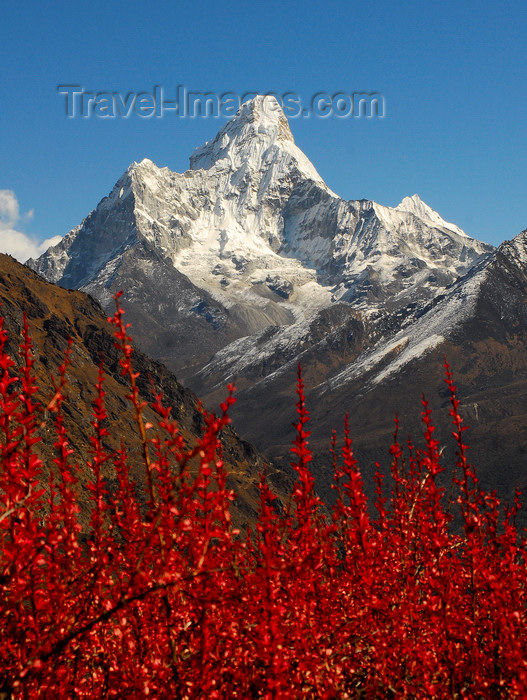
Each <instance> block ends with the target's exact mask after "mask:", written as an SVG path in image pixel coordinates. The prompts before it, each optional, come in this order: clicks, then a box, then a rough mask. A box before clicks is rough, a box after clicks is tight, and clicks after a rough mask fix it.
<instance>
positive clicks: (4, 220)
mask: <svg viewBox="0 0 527 700" xmlns="http://www.w3.org/2000/svg"><path fill="white" fill-rule="evenodd" d="M32 217H33V209H30V210H29V211H28V212H27V213H26V214H24V216H23V217H21V215H20V208H19V206H18V200H17V198H16V195H15V193H14V192H13V190H0V253H9V255H12V256H13V257H14V258H16V259H17V260H20V262H25V261H26V260H27V259H28V258H37V257H38V256H39V255H42V253H43V252H44V251H45V250H47V249H48V248H49V247H50V246H53V245H56V244H57V243H58V242H59V241H60V240H61V236H53V238H46V240H45V241H42V242H41V243H39V242H38V241H36V240H35V239H34V238H32V237H30V236H28V235H27V234H26V233H24V232H23V231H19V230H18V229H19V224H20V220H21V218H23V219H26V220H29V219H31V218H32Z"/></svg>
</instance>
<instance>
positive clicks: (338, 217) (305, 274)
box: [28, 97, 492, 379]
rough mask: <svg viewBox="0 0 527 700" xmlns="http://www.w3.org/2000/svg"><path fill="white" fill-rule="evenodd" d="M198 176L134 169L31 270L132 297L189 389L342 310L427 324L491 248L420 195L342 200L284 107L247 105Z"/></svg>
mask: <svg viewBox="0 0 527 700" xmlns="http://www.w3.org/2000/svg"><path fill="white" fill-rule="evenodd" d="M190 165H191V168H190V170H188V171H186V172H185V173H183V174H178V173H173V172H171V171H170V170H168V168H158V167H157V166H156V165H154V163H152V162H151V161H150V160H143V161H141V162H140V163H133V164H132V165H131V166H130V167H129V168H128V169H127V171H126V172H125V173H124V174H123V176H122V177H121V178H120V179H119V181H118V182H117V183H116V185H115V187H114V188H113V190H112V192H111V193H110V194H109V196H108V197H106V198H104V199H103V200H102V201H101V202H100V204H99V205H98V206H97V208H96V209H95V210H94V211H93V212H92V213H91V214H90V215H89V216H88V217H87V218H86V219H85V220H84V221H83V222H82V223H81V224H80V226H78V227H77V228H75V229H73V230H72V231H70V233H68V234H67V235H66V236H65V237H64V239H63V240H62V241H61V242H60V243H59V244H58V245H56V246H54V247H53V248H50V249H49V250H48V251H47V252H46V253H45V254H44V255H42V256H41V257H40V258H39V259H38V260H32V261H29V262H28V264H29V265H30V266H31V267H33V269H35V270H37V271H38V272H39V273H40V274H42V275H43V276H44V277H46V278H47V279H48V280H50V281H53V282H57V283H58V284H60V285H62V286H65V287H73V288H80V289H83V290H84V291H87V292H89V293H91V294H92V295H94V296H95V297H97V298H98V299H99V300H100V301H101V302H102V304H103V305H104V306H106V307H107V308H108V307H109V305H110V304H111V294H112V293H113V292H114V291H115V290H116V289H117V288H123V289H125V290H126V292H127V299H126V303H127V305H128V307H129V309H130V315H131V317H132V321H133V322H134V325H135V333H136V338H137V340H138V341H139V342H140V343H141V344H142V345H143V347H145V349H146V350H147V351H148V352H150V353H151V354H153V355H154V356H156V357H158V358H160V359H162V360H163V361H165V362H166V363H167V364H168V365H169V366H170V367H171V368H173V369H175V370H176V371H178V372H179V373H181V374H182V375H183V376H184V377H186V378H187V379H190V378H191V377H192V376H193V374H194V373H195V372H196V370H199V369H201V366H203V365H205V364H207V362H208V361H209V360H210V359H211V357H212V355H213V354H214V353H215V352H216V351H221V352H227V354H228V355H230V356H235V355H238V357H239V356H240V355H246V354H247V352H248V349H249V348H250V346H251V345H252V344H254V343H255V342H256V343H260V345H261V344H262V337H266V338H269V333H270V332H271V331H269V329H270V328H271V329H274V330H273V335H274V336H275V341H274V345H273V344H272V343H271V344H269V343H268V342H267V341H266V342H265V343H264V344H265V346H266V348H267V349H266V352H267V354H268V355H269V357H270V356H271V355H272V354H273V353H274V352H275V351H276V348H277V347H278V349H279V346H280V347H281V346H283V345H284V344H286V345H287V346H288V347H290V348H292V350H290V352H293V353H294V351H295V348H297V347H298V346H299V344H300V345H302V343H304V342H305V334H306V328H308V327H309V325H310V324H311V323H312V322H313V320H314V319H316V317H317V315H318V314H320V313H321V312H323V311H324V310H326V309H329V308H330V307H331V306H333V305H335V304H345V305H346V307H347V308H348V310H352V311H356V312H360V313H361V314H363V315H364V316H365V317H367V318H368V319H370V320H374V319H378V318H380V317H384V316H385V315H386V314H387V313H389V314H392V315H393V314H396V313H399V314H402V315H404V316H406V315H408V313H415V312H416V311H418V310H420V309H422V308H424V306H426V304H427V303H428V302H429V301H430V300H431V299H433V298H434V297H435V296H437V294H439V293H441V292H442V291H443V290H444V289H445V288H446V287H447V286H448V285H450V284H452V283H453V282H455V281H456V280H457V279H458V278H459V277H460V276H463V275H465V274H466V273H467V272H468V271H469V270H470V269H471V268H472V267H473V266H474V265H475V264H477V263H479V262H480V261H481V260H482V259H483V258H484V257H485V256H487V255H488V254H489V253H490V252H491V250H492V248H491V246H488V245H486V244H484V243H480V242H478V241H476V240H474V239H472V238H470V237H468V236H467V235H466V234H464V233H463V231H461V230H460V229H458V228H457V227H456V226H454V225H453V224H449V223H447V222H445V221H443V219H442V218H441V217H440V216H439V214H437V213H436V212H434V211H433V210H432V209H431V208H430V207H428V206H427V205H426V204H425V203H424V202H422V201H421V200H420V199H419V198H418V197H417V195H414V196H413V197H411V198H405V199H404V200H403V201H402V202H401V204H400V205H399V206H398V207H396V208H390V207H384V206H381V205H379V204H376V203H374V202H370V201H366V200H359V201H344V200H342V199H341V198H339V197H338V196H337V195H336V194H335V193H334V192H332V191H331V190H330V189H329V188H328V187H327V186H326V185H325V183H324V182H323V181H322V179H321V177H320V175H319V174H318V173H317V171H316V169H315V168H314V166H313V165H312V164H311V163H310V161H309V160H308V158H307V157H306V156H305V155H304V154H303V153H302V151H300V149H298V147H297V146H296V145H295V143H294V140H293V136H292V134H291V130H290V128H289V124H288V122H287V119H286V118H285V116H284V114H283V112H282V110H281V108H280V107H279V106H278V103H277V102H276V100H274V98H269V97H267V98H264V97H256V98H254V99H253V100H251V101H249V102H247V103H245V104H244V105H243V106H242V108H241V109H240V110H239V112H238V114H237V115H236V116H235V117H234V118H233V119H232V120H231V121H229V122H228V123H226V124H225V126H224V127H223V128H222V129H221V130H220V131H219V132H218V134H217V135H216V137H215V138H214V139H213V140H211V141H209V142H207V143H205V144H204V145H203V146H201V147H200V148H197V149H196V150H195V151H194V153H193V154H192V156H191V159H190ZM381 325H382V324H381ZM277 327H278V330H277V331H276V328H277ZM275 331H276V332H275ZM182 333H185V337H182V335H181V334H182ZM262 334H263V335H262ZM265 334H267V335H265ZM242 338H245V339H246V340H245V341H240V340H239V339H242ZM232 342H234V343H235V344H234V345H232V346H230V343H232ZM224 349H225V351H224ZM272 364H273V361H270V365H272ZM231 365H232V363H231ZM230 368H231V369H233V370H235V371H237V372H238V371H239V370H240V367H239V366H237V367H233V366H230ZM221 379H223V376H222V377H221Z"/></svg>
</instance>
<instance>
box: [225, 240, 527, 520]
mask: <svg viewBox="0 0 527 700" xmlns="http://www.w3.org/2000/svg"><path fill="white" fill-rule="evenodd" d="M333 343H334V338H333V337H332V336H331V334H329V335H328V336H327V338H321V339H320V340H319V341H318V343H314V344H313V346H312V347H311V348H309V349H308V350H307V351H306V352H304V353H303V354H300V355H299V358H300V360H301V361H302V364H303V366H304V369H305V379H306V384H307V401H308V405H309V408H310V410H311V413H312V417H313V422H312V425H311V426H310V427H311V429H312V431H313V433H312V436H311V445H312V448H313V449H314V451H315V453H316V455H317V459H316V460H315V464H316V467H317V469H318V471H319V485H320V488H321V489H322V490H323V492H324V493H325V495H326V497H330V492H329V490H328V485H329V483H330V470H328V468H327V467H328V464H327V459H326V458H324V457H323V455H325V454H326V453H327V447H328V443H329V438H330V436H331V431H332V429H333V428H337V429H338V428H339V427H340V425H341V415H340V413H343V412H344V411H346V412H348V413H349V415H350V425H351V430H352V435H353V438H354V443H355V448H356V450H357V453H358V455H359V456H360V459H361V464H362V465H363V466H367V467H368V465H369V467H368V468H367V471H368V469H369V470H370V473H369V476H370V477H371V475H372V470H373V465H374V462H375V461H377V460H380V461H381V463H383V465H384V467H385V468H387V467H388V465H389V462H390V456H389V454H388V451H387V446H388V445H389V444H390V441H391V438H392V433H393V429H394V416H395V414H396V413H397V414H398V415H399V418H400V421H401V426H400V427H401V439H402V440H403V441H404V440H405V438H406V433H407V431H409V432H410V433H411V434H412V436H413V437H414V439H415V440H416V442H418V443H419V439H418V436H419V435H421V434H422V425H421V424H420V411H421V403H420V402H421V394H422V393H423V392H424V394H425V395H426V398H427V399H428V400H429V401H430V404H431V406H432V407H433V408H434V411H435V414H434V419H435V421H436V423H437V425H438V432H437V436H438V439H439V440H440V441H441V445H442V446H443V447H445V456H447V457H448V458H450V464H452V463H453V462H454V461H455V459H454V455H453V449H452V446H453V443H452V439H451V437H450V432H451V427H450V419H449V417H448V410H449V401H448V394H447V392H446V387H445V384H444V369H443V358H444V356H445V355H446V357H447V359H448V362H449V363H450V365H451V368H452V370H453V372H454V379H455V383H456V385H457V387H458V397H459V398H460V399H461V401H462V406H461V412H462V415H464V416H465V419H466V424H468V425H469V426H470V430H469V431H468V432H467V433H466V435H465V437H466V441H467V442H468V444H469V445H470V448H471V449H470V452H469V458H470V459H471V461H473V462H474V464H475V465H476V467H477V473H478V476H479V477H480V479H481V482H482V485H483V486H484V487H485V488H488V489H497V490H498V493H499V495H500V496H501V497H502V498H505V499H508V500H512V498H513V497H514V490H515V488H516V487H517V486H519V487H520V488H521V489H522V490H523V492H527V476H526V475H527V410H526V409H527V231H524V232H522V233H520V234H519V235H518V236H517V237H516V238H515V239H513V240H512V241H508V242H505V243H503V244H502V245H501V246H500V247H499V248H498V249H497V251H496V253H495V254H494V256H493V257H492V259H491V260H490V261H489V262H487V263H486V264H484V265H482V266H481V267H480V268H479V269H475V270H473V271H472V272H471V273H470V274H469V275H467V276H466V277H465V278H464V279H463V280H461V281H459V282H458V283H456V284H455V285H453V286H452V288H451V289H449V290H448V291H447V293H446V294H444V295H442V296H441V298H437V299H435V300H434V301H433V302H432V303H431V304H430V306H429V307H428V308H427V309H426V310H425V312H424V313H422V314H421V315H420V316H419V317H418V318H416V319H412V320H411V321H409V322H407V324H406V325H404V324H403V327H402V328H400V329H399V330H395V331H394V332H392V333H388V334H386V337H385V338H384V339H380V340H379V341H378V342H377V343H375V344H370V345H369V346H367V347H361V346H360V345H357V347H356V352H355V355H354V357H353V360H352V361H351V362H349V363H348V364H346V366H344V367H341V368H340V369H339V370H337V371H334V370H333V371H331V370H329V371H328V369H327V367H328V366H331V365H333V360H332V353H333V349H332V345H333ZM315 358H316V361H315ZM321 367H322V368H323V370H321ZM295 375H296V363H295V362H294V361H291V362H285V363H284V364H283V365H282V366H281V367H280V368H279V369H277V370H276V372H275V373H274V374H269V375H268V376H267V377H266V378H265V379H261V380H260V381H259V382H255V383H254V384H253V385H252V386H250V387H248V388H246V389H245V390H244V391H242V393H241V395H240V397H239V398H240V407H241V406H243V407H244V408H243V410H238V412H237V413H235V415H234V419H235V420H236V422H237V425H238V426H239V427H240V429H241V430H243V431H244V434H245V435H247V437H248V438H249V439H250V440H252V441H254V442H255V444H258V445H260V446H261V447H263V448H264V449H267V451H268V452H269V453H270V454H273V456H274V457H275V458H277V459H280V458H281V459H284V460H285V459H286V458H287V449H286V445H287V442H288V441H289V439H290V438H291V436H292V431H291V429H290V427H289V426H290V415H291V412H290V409H289V406H288V404H287V396H288V395H289V394H290V393H291V392H292V391H293V390H294V382H295ZM337 407H338V409H340V411H339V410H337ZM256 412H257V415H258V416H259V417H260V420H258V421H257V420H254V419H251V416H254V415H255V414H256ZM267 416H269V417H270V416H273V417H274V425H276V426H277V427H278V426H279V427H278V428H277V430H275V431H274V432H273V433H272V434H270V432H269V430H267V429H265V428H264V426H265V425H266V421H265V418H266V417H267ZM380 447H383V448H384V452H382V451H381V450H380ZM367 482H368V483H370V484H372V480H371V479H370V478H368V479H367ZM526 522H527V519H526Z"/></svg>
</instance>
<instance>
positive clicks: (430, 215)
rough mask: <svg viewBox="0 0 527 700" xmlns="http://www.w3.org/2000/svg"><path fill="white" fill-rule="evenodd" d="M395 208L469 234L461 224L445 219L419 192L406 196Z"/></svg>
mask: <svg viewBox="0 0 527 700" xmlns="http://www.w3.org/2000/svg"><path fill="white" fill-rule="evenodd" d="M395 209H397V211H404V212H409V213H410V214H414V215H415V216H418V217H419V218H420V219H423V220H424V221H427V222H428V223H430V224H434V225H436V226H440V227H442V228H447V229H449V230H450V231H454V232H455V233H457V234H459V235H460V236H464V237H467V234H466V233H465V232H464V231H463V230H462V229H460V228H459V226H456V225H455V224H450V223H449V222H448V221H445V220H444V219H443V217H442V216H441V215H440V214H438V213H437V211H435V209H432V207H431V206H429V205H428V204H427V203H426V202H424V201H423V200H422V199H421V197H420V196H419V195H418V194H413V195H412V196H411V197H404V199H403V200H402V201H401V202H400V203H399V204H398V205H397V206H396V207H395Z"/></svg>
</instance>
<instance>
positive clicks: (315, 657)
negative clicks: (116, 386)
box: [0, 306, 527, 698]
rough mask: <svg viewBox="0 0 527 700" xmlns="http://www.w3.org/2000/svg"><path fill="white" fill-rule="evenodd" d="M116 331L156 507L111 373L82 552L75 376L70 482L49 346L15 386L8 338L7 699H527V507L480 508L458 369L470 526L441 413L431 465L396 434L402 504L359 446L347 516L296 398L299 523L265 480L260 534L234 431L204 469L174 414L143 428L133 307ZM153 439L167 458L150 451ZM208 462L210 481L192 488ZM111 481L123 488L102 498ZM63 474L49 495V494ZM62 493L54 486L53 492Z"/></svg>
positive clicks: (1, 607) (338, 472)
mask: <svg viewBox="0 0 527 700" xmlns="http://www.w3.org/2000/svg"><path fill="white" fill-rule="evenodd" d="M112 322H113V323H114V324H115V326H116V341H117V343H118V345H119V347H120V348H121V350H122V360H121V364H122V370H123V374H126V375H128V377H129V380H130V387H131V388H130V396H129V398H130V401H131V402H132V405H133V407H134V410H135V414H136V419H137V426H138V431H139V434H140V436H141V440H142V444H143V461H144V466H145V472H146V483H147V485H148V495H147V503H146V505H141V504H140V503H139V502H138V500H137V499H136V496H135V491H134V485H133V483H132V482H131V480H130V477H129V460H128V457H127V454H126V450H125V448H124V447H123V448H122V449H121V450H120V451H117V452H115V453H109V452H108V451H107V449H106V448H105V441H104V437H105V435H107V429H111V426H109V427H108V428H107V427H106V423H107V416H106V412H105V407H104V384H103V376H102V372H101V373H100V375H99V382H98V384H97V386H96V394H95V400H94V410H93V422H92V425H93V435H92V437H91V451H90V454H89V455H88V457H87V464H88V465H89V467H90V469H91V471H92V473H93V478H92V482H91V484H90V489H89V493H90V501H91V518H90V521H89V525H88V532H87V533H86V532H82V533H81V526H80V524H79V521H78V510H79V509H78V505H77V502H76V495H75V493H76V488H75V487H76V480H77V476H76V474H77V470H76V469H75V465H74V464H72V463H71V462H70V459H71V454H72V451H71V449H70V447H69V445H68V435H67V434H66V431H65V428H64V423H63V402H64V387H65V384H66V368H67V362H68V357H67V356H66V360H65V364H64V365H63V366H62V367H61V368H60V381H59V382H58V383H57V387H56V388H57V390H56V394H55V396H54V397H53V398H52V400H51V401H50V403H49V405H48V409H50V410H53V411H54V415H55V433H56V437H55V448H56V458H55V465H54V468H53V469H51V468H46V469H45V470H44V465H42V463H41V461H40V460H39V458H38V457H37V455H36V452H35V445H36V442H37V441H38V440H39V436H38V415H39V409H38V406H37V405H36V404H35V402H34V394H35V392H36V386H35V380H34V378H33V359H32V353H31V341H30V339H29V334H28V332H27V327H26V331H25V338H24V341H23V343H22V345H21V354H22V358H23V364H22V369H21V371H19V372H15V364H14V362H13V360H12V359H11V358H10V357H9V356H8V355H7V353H6V352H5V344H6V339H7V338H6V333H5V331H3V330H2V327H1V326H0V449H1V460H2V462H1V470H0V589H1V595H0V639H1V643H0V694H3V697H14V698H26V697H39V696H42V697H50V698H72V697H87V698H98V697H115V698H134V697H136V698H137V697H148V696H152V697H166V698H195V697H205V698H252V697H262V698H289V697H290V698H296V697H313V698H347V697H348V698H354V697H380V698H385V697H399V696H402V697H418V698H428V697H440V698H442V697H449V698H452V697H483V698H498V697H511V696H518V697H525V696H526V695H527V660H526V659H527V655H526V652H527V627H526V622H527V620H526V616H527V615H526V583H527V576H526V568H525V551H526V546H525V540H524V539H523V537H520V535H519V533H518V532H517V530H516V528H515V525H514V516H515V513H516V510H517V508H518V507H519V505H518V503H516V505H515V506H514V507H513V508H512V509H510V510H509V511H508V512H506V514H505V516H504V518H501V517H500V515H499V513H500V508H499V503H498V501H497V499H496V498H495V497H494V496H492V495H488V494H485V493H482V492H481V491H480V490H479V488H478V486H477V480H476V477H475V474H474V472H473V469H472V467H471V466H470V465H469V463H468V462H467V458H466V454H465V445H464V443H463V432H464V429H465V428H464V426H463V425H462V419H461V418H460V416H459V413H458V400H457V399H456V397H455V387H454V385H453V383H452V378H451V376H450V373H449V370H448V366H447V383H448V386H449V388H450V391H451V409H450V415H451V417H452V421H453V424H454V433H453V435H454V438H455V440H456V441H457V445H458V459H457V461H458V477H456V481H455V487H456V491H457V495H456V496H454V505H457V506H458V507H459V509H460V513H461V517H462V522H463V529H462V530H461V531H460V530H458V529H455V528H453V527H452V526H451V518H452V516H451V513H450V511H451V505H452V499H451V498H449V497H447V495H446V494H445V492H444V489H443V488H441V487H440V486H439V485H438V479H437V477H438V474H439V473H440V472H441V471H442V470H443V467H442V466H441V463H440V455H439V452H438V442H437V441H436V440H435V439H434V426H433V424H432V419H431V415H430V410H429V409H428V406H427V404H426V402H425V401H424V400H423V414H422V415H423V424H424V436H425V441H426V449H424V450H416V449H414V448H413V447H412V445H409V446H408V456H407V457H406V458H404V459H403V450H402V447H401V446H400V445H399V442H398V438H397V432H396V435H395V439H394V442H393V445H392V447H391V454H392V467H391V479H392V484H393V486H392V490H391V495H390V497H389V498H386V497H384V496H383V490H382V489H381V485H380V484H381V477H380V476H378V496H377V499H376V504H375V505H376V510H375V511H373V510H370V509H369V508H368V504H367V500H366V497H365V495H364V491H363V488H362V479H361V475H360V472H359V469H358V466H357V462H356V460H355V459H354V456H353V451H352V444H351V439H350V437H349V429H348V426H347V422H346V426H345V434H344V445H343V448H342V453H341V455H337V450H336V446H335V445H336V440H334V441H333V459H334V465H335V488H336V489H337V492H338V499H337V504H336V506H335V508H334V509H333V513H332V516H328V514H327V510H326V509H324V508H323V507H322V504H321V502H320V501H319V499H318V498H317V496H316V495H315V492H314V488H313V477H312V476H311V474H310V471H309V462H310V459H311V455H310V452H309V448H308V437H309V432H308V430H307V422H308V413H307V411H306V407H305V402H304V388H303V384H302V379H301V377H300V376H299V381H298V403H297V411H298V421H297V424H296V440H295V443H294V446H293V449H292V452H293V455H294V461H293V466H294V468H295V470H296V472H297V475H298V478H297V481H296V485H295V487H294V490H293V492H292V494H291V498H290V501H289V504H288V507H287V508H285V509H283V508H279V507H278V506H277V504H276V502H275V501H276V498H275V496H274V495H273V493H272V492H271V490H270V488H269V486H268V485H267V483H266V482H265V480H264V479H263V478H262V480H261V485H260V513H259V518H258V522H257V525H256V528H255V531H254V532H252V533H248V534H247V535H242V533H240V532H239V531H237V530H236V529H235V528H234V527H233V525H232V523H231V515H230V507H231V503H232V501H233V499H234V494H233V493H232V492H230V491H228V490H227V488H226V474H225V470H224V465H223V462H222V459H221V443H220V440H219V436H220V433H221V430H222V428H223V427H224V426H225V425H226V424H227V423H228V420H229V419H228V416H227V413H228V408H229V405H230V404H231V403H232V401H233V398H232V389H230V393H229V397H228V398H227V400H226V401H225V403H224V404H223V405H222V407H221V410H222V414H221V416H219V417H216V416H214V415H211V414H208V413H205V414H204V416H205V427H204V430H203V434H202V436H201V438H200V440H199V444H198V445H197V446H196V447H194V448H192V449H189V448H187V447H186V446H185V443H184V441H183V439H182V437H181V436H180V434H179V433H178V427H177V425H176V424H175V423H174V422H172V421H171V419H170V411H169V409H167V408H164V407H163V405H162V399H161V397H159V398H158V400H157V402H156V405H155V408H156V410H157V412H158V414H159V426H158V428H159V431H158V433H155V431H153V430H149V428H150V426H148V425H145V424H144V422H143V405H142V404H141V402H140V399H139V396H138V391H137V387H136V383H135V379H136V375H135V374H134V372H133V371H132V366H131V352H132V351H131V345H130V339H129V337H128V335H127V330H126V327H125V326H124V325H123V321H122V310H121V309H120V308H119V306H118V309H117V312H116V314H115V316H114V317H113V319H112ZM150 434H154V435H155V436H154V437H148V436H149V435H150ZM196 459H197V460H198V462H199V468H198V470H197V472H196V471H195V470H192V472H191V470H190V469H189V464H190V463H191V462H192V461H195V460H196ZM108 462H110V463H112V465H113V469H114V470H115V475H116V480H117V483H118V488H117V490H116V491H115V493H109V492H108V491H107V487H106V484H105V481H104V480H103V478H102V477H101V469H102V467H103V465H106V464H107V463H108ZM44 474H45V475H46V476H45V478H44ZM46 480H47V487H46V488H43V486H42V485H43V484H44V483H45V481H46Z"/></svg>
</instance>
